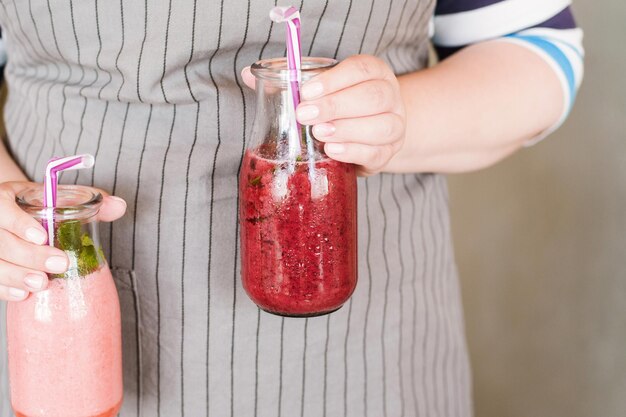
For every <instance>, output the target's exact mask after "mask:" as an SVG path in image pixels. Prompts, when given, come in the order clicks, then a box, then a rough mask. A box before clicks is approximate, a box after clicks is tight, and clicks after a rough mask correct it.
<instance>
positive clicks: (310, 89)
mask: <svg viewBox="0 0 626 417" xmlns="http://www.w3.org/2000/svg"><path fill="white" fill-rule="evenodd" d="M323 91H324V86H323V85H322V83H320V82H314V83H308V84H305V85H303V86H302V90H300V94H301V95H302V99H303V100H312V99H314V98H316V97H318V96H320V95H322V92H323Z"/></svg>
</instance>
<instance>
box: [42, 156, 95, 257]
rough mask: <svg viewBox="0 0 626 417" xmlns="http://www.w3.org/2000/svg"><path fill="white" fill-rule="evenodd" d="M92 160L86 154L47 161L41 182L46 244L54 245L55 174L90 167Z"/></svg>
mask: <svg viewBox="0 0 626 417" xmlns="http://www.w3.org/2000/svg"><path fill="white" fill-rule="evenodd" d="M94 162H95V160H94V157H93V156H91V155H88V154H85V155H75V156H66V157H64V158H52V159H51V160H49V161H48V164H47V165H46V174H45V176H44V184H43V205H44V207H46V208H47V210H46V220H45V221H44V227H45V228H46V229H47V230H48V245H50V246H54V208H55V207H56V206H57V184H58V175H57V174H58V173H59V172H63V171H70V170H75V169H84V168H91V167H92V166H93V165H94Z"/></svg>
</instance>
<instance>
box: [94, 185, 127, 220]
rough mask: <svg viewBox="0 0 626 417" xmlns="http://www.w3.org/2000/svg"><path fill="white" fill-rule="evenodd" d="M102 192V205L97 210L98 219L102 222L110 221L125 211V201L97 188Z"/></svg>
mask: <svg viewBox="0 0 626 417" xmlns="http://www.w3.org/2000/svg"><path fill="white" fill-rule="evenodd" d="M98 191H100V193H102V206H101V207H100V211H99V212H98V220H100V221H102V222H112V221H115V220H117V219H119V218H120V217H122V216H123V215H124V213H126V201H124V200H123V199H121V198H120V197H116V196H112V195H109V193H107V192H105V191H102V190H100V189H98Z"/></svg>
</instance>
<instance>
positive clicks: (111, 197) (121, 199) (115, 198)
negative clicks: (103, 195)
mask: <svg viewBox="0 0 626 417" xmlns="http://www.w3.org/2000/svg"><path fill="white" fill-rule="evenodd" d="M109 198H110V199H111V200H113V201H117V202H118V203H122V204H124V205H126V200H124V199H123V198H120V197H116V196H114V195H110V196H109Z"/></svg>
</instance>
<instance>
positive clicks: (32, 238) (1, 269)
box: [0, 182, 126, 301]
mask: <svg viewBox="0 0 626 417" xmlns="http://www.w3.org/2000/svg"><path fill="white" fill-rule="evenodd" d="M34 186H36V184H34V183H30V182H4V183H0V299H1V300H6V301H21V300H24V299H25V298H26V297H27V296H28V294H29V293H30V292H37V291H41V290H44V289H45V288H46V287H47V285H48V277H47V275H46V273H50V274H62V273H64V272H65V271H66V270H67V268H68V266H69V262H68V258H67V255H66V254H65V252H63V251H62V250H61V249H58V248H55V247H51V246H47V245H45V243H46V240H47V235H46V231H45V229H44V228H43V226H42V225H41V224H40V223H39V222H37V221H36V220H35V219H34V218H33V217H32V216H30V215H28V214H27V213H25V212H24V211H23V210H22V209H21V208H20V207H19V206H18V205H17V203H16V201H15V197H16V195H18V194H20V193H21V192H23V191H25V190H27V189H29V188H32V187H34ZM103 194H104V195H105V197H104V200H103V203H102V208H101V209H100V212H99V214H98V219H99V220H101V221H105V222H108V221H113V220H116V219H118V218H119V217H121V216H122V215H123V214H124V212H125V211H126V203H125V202H124V201H123V200H122V199H119V198H117V197H110V196H106V194H105V193H103Z"/></svg>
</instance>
